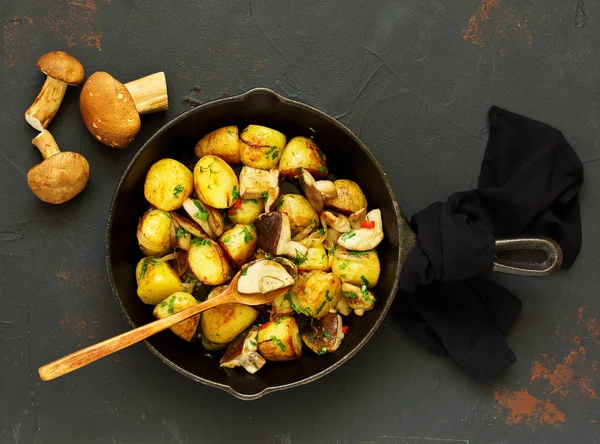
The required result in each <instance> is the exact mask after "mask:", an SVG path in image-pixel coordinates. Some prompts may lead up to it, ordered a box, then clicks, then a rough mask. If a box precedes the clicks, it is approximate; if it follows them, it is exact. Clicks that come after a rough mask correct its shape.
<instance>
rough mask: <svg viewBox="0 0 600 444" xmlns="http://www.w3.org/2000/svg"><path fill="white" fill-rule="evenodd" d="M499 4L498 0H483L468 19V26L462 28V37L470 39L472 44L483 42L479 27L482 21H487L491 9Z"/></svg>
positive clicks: (479, 44)
mask: <svg viewBox="0 0 600 444" xmlns="http://www.w3.org/2000/svg"><path fill="white" fill-rule="evenodd" d="M498 4H500V0H483V3H482V4H481V6H480V7H479V9H477V11H476V12H475V14H473V15H472V16H471V18H470V19H469V26H468V27H467V28H465V29H463V30H462V38H463V39H464V40H470V41H471V42H472V43H473V44H474V45H478V46H481V45H482V44H483V34H482V31H481V29H480V26H481V24H482V23H484V22H487V20H488V18H489V17H490V12H491V10H492V9H493V8H494V7H496V6H498Z"/></svg>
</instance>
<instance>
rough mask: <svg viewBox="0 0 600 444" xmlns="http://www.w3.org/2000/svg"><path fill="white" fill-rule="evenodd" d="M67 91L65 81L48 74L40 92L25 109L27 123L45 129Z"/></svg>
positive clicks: (37, 128) (38, 128)
mask: <svg viewBox="0 0 600 444" xmlns="http://www.w3.org/2000/svg"><path fill="white" fill-rule="evenodd" d="M66 91H67V84H66V83H65V82H63V81H61V80H57V79H54V78H52V77H50V76H47V77H46V81H45V82H44V85H43V86H42V89H41V91H40V93H39V94H38V96H37V97H36V99H35V100H34V102H33V103H32V105H31V106H30V107H29V109H28V110H27V111H25V120H26V121H27V123H29V124H30V125H31V126H32V127H34V128H35V129H36V130H38V131H43V130H44V129H45V128H46V127H47V126H48V125H49V124H50V122H51V121H52V119H53V118H54V116H55V115H56V113H57V112H58V109H59V108H60V104H61V103H62V100H63V97H64V96H65V93H66Z"/></svg>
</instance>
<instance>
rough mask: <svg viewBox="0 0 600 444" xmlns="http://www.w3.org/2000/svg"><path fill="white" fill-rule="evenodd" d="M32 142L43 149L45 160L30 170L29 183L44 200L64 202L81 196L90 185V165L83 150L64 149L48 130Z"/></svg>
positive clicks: (52, 202) (28, 174)
mask: <svg viewBox="0 0 600 444" xmlns="http://www.w3.org/2000/svg"><path fill="white" fill-rule="evenodd" d="M31 143H33V145H35V147H36V148H37V149H39V150H40V153H42V156H44V161H43V162H42V163H39V164H38V165H36V166H34V167H33V168H32V169H30V170H29V172H28V173H27V183H28V184H29V188H31V191H33V194H35V195H36V196H37V197H38V198H39V199H40V200H43V201H44V202H48V203H51V204H61V203H63V202H66V201H68V200H71V199H73V198H74V197H75V196H77V195H78V194H79V193H80V192H81V191H82V190H83V189H84V188H85V186H86V185H87V183H88V180H89V178H90V166H89V164H88V162H87V160H86V159H85V157H83V156H82V155H81V154H79V153H73V152H69V151H67V152H61V151H60V149H59V148H58V145H57V144H56V141H55V140H54V137H52V134H50V132H49V131H48V130H43V131H42V132H41V133H40V134H38V136H37V137H35V138H34V139H33V140H32V141H31Z"/></svg>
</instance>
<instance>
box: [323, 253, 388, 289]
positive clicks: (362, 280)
mask: <svg viewBox="0 0 600 444" xmlns="http://www.w3.org/2000/svg"><path fill="white" fill-rule="evenodd" d="M380 271H381V266H380V264H379V257H378V256H377V251H376V250H370V251H349V250H346V249H345V248H343V247H339V246H338V247H337V248H335V252H334V253H333V258H332V260H331V272H332V273H333V274H335V275H336V276H338V277H339V278H340V279H341V280H342V281H343V282H348V283H350V284H353V285H359V286H360V285H363V284H365V285H366V286H367V288H372V287H374V286H375V285H377V280H378V279H379V273H380Z"/></svg>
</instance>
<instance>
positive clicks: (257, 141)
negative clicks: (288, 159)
mask: <svg viewBox="0 0 600 444" xmlns="http://www.w3.org/2000/svg"><path fill="white" fill-rule="evenodd" d="M285 141H286V139H285V135H284V134H282V133H280V132H279V131H276V130H274V129H271V128H267V127H266V126H260V125H248V126H247V127H246V128H245V129H244V131H242V132H241V134H240V139H239V146H240V158H241V160H242V163H243V164H244V165H248V166H251V167H254V168H260V169H262V170H269V169H271V168H277V165H279V159H280V158H281V153H282V152H283V148H284V147H285Z"/></svg>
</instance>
